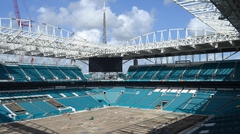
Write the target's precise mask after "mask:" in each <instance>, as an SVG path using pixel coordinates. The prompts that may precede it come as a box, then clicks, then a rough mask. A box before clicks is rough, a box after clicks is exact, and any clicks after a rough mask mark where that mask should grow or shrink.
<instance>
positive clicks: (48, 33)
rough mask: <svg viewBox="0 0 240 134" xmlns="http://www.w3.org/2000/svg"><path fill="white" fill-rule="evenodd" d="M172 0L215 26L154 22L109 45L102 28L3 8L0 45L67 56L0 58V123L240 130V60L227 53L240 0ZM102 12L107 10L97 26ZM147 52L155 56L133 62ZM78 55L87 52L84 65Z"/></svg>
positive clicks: (229, 133)
mask: <svg viewBox="0 0 240 134" xmlns="http://www.w3.org/2000/svg"><path fill="white" fill-rule="evenodd" d="M174 2H175V3H176V4H178V5H179V6H180V7H182V8H184V9H185V10H187V11H188V12H189V13H190V14H193V15H194V16H195V17H196V18H198V19H199V20H201V21H202V22H203V23H205V24H206V25H208V26H209V27H211V28H212V30H209V29H188V28H184V29H183V28H179V29H169V30H160V31H155V32H151V33H147V34H144V35H141V36H138V37H135V38H133V39H131V40H129V41H126V42H125V43H123V44H122V45H115V46H113V45H108V44H106V42H107V40H106V31H104V32H103V43H102V44H99V43H93V42H89V41H87V40H85V39H79V38H78V39H76V38H73V37H72V36H71V34H72V33H71V32H69V31H67V30H65V29H62V28H59V27H57V26H53V25H50V24H46V23H43V24H42V25H41V26H38V27H37V28H35V31H34V30H32V29H33V28H32V25H31V20H23V19H19V18H14V19H13V18H0V53H1V54H12V55H19V57H20V58H19V59H21V57H23V56H35V57H53V58H64V59H70V60H71V65H57V64H55V63H53V64H35V63H34V60H35V59H34V58H32V59H31V62H30V63H22V62H16V61H8V60H5V61H1V63H0V133H3V134H6V133H7V134H19V133H24V134H25V133H33V134H45V133H46V134H48V133H53V134H63V133H71V134H72V133H73V134H74V133H78V134H79V133H80V134H91V133H97V134H127V133H129V134H176V133H179V134H188V133H189V134H239V133H240V60H239V59H231V57H232V56H234V55H235V54H237V53H238V51H239V48H240V34H239V32H240V23H239V22H240V3H239V2H238V1H236V0H228V1H227V0H174ZM15 4H16V3H15ZM15 7H16V6H15ZM104 11H105V9H104ZM105 21H106V20H105V12H104V14H103V30H106V23H105ZM182 35H184V36H182ZM104 37H105V38H104ZM224 53H229V55H227V56H226V54H225V55H224ZM210 55H211V56H212V57H213V59H211V60H209V56H210ZM217 55H221V56H220V57H221V60H219V59H217V58H216V57H217ZM202 56H204V57H205V59H206V60H202ZM150 58H158V59H160V63H157V62H153V63H152V64H146V65H139V64H138V63H139V60H140V59H147V60H148V59H150ZM77 60H81V61H82V62H85V61H88V62H87V63H86V64H87V65H88V66H89V73H83V71H82V68H81V67H79V66H77V65H76V61H77ZM129 60H133V65H131V66H130V67H129V68H128V71H127V73H123V71H122V70H123V66H124V64H125V63H126V62H128V61H129Z"/></svg>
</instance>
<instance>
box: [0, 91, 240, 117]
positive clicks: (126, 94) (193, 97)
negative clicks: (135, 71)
mask: <svg viewBox="0 0 240 134" xmlns="http://www.w3.org/2000/svg"><path fill="white" fill-rule="evenodd" d="M239 94H240V91H234V90H228V91H221V90H211V89H203V90H201V89H200V90H195V89H193V90H192V89H187V90H185V89H179V88H177V89H171V88H169V89H167V88H163V89H158V90H157V89H155V90H154V89H153V88H145V89H142V88H96V89H94V88H86V89H65V90H62V89H61V90H44V91H27V92H26V91H25V92H22V91H21V92H14V93H11V92H2V93H1V92H0V100H1V104H0V117H1V118H0V122H11V121H14V120H20V119H24V120H28V119H33V118H43V117H48V116H53V115H59V114H62V113H64V111H67V112H77V111H80V110H90V109H95V108H101V107H104V105H108V106H123V107H132V108H141V109H162V110H167V111H171V112H184V113H191V114H203V115H206V114H211V115H212V114H215V115H225V114H232V113H237V112H239V111H240V109H239V108H237V106H239V104H240V97H239ZM111 97H112V98H111ZM219 102H221V103H219Z"/></svg>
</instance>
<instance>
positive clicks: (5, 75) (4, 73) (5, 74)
mask: <svg viewBox="0 0 240 134" xmlns="http://www.w3.org/2000/svg"><path fill="white" fill-rule="evenodd" d="M0 72H1V74H0V80H10V78H9V77H8V76H9V74H8V72H7V71H6V70H5V68H4V67H3V65H2V64H0Z"/></svg>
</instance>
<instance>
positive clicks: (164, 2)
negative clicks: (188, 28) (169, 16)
mask: <svg viewBox="0 0 240 134" xmlns="http://www.w3.org/2000/svg"><path fill="white" fill-rule="evenodd" d="M172 2H173V0H164V1H163V4H164V5H168V4H170V3H172Z"/></svg>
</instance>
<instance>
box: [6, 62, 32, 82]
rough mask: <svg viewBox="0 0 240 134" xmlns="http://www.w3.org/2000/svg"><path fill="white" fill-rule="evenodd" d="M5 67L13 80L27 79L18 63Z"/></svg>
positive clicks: (24, 80) (25, 80)
mask: <svg viewBox="0 0 240 134" xmlns="http://www.w3.org/2000/svg"><path fill="white" fill-rule="evenodd" d="M5 67H6V69H7V70H8V72H9V74H10V75H11V76H12V77H13V78H14V81H16V82H27V81H28V80H27V78H26V75H25V74H24V72H23V70H22V69H21V68H19V66H18V65H6V66H5Z"/></svg>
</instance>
